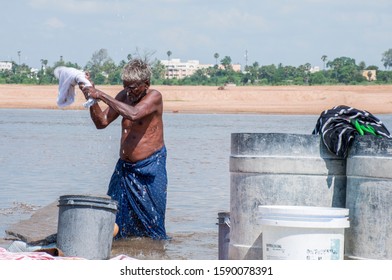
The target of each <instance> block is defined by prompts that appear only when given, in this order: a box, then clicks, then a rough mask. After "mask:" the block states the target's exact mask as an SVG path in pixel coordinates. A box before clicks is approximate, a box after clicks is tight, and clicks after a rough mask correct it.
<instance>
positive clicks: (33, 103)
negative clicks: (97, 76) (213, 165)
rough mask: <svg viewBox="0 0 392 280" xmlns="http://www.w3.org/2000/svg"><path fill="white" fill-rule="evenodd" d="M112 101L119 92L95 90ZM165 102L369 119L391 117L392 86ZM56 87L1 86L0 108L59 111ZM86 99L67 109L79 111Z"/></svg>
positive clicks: (188, 91) (238, 93) (182, 109)
mask: <svg viewBox="0 0 392 280" xmlns="http://www.w3.org/2000/svg"><path fill="white" fill-rule="evenodd" d="M97 88H99V89H100V90H102V91H104V92H106V93H108V94H110V95H112V96H115V94H116V93H117V92H118V91H120V90H121V86H97ZM153 88H155V89H157V90H159V91H160V92H161V93H162V95H163V99H164V110H165V112H175V113H242V114H244V113H245V114H246V113H249V114H316V115H318V114H320V113H321V112H322V111H323V110H326V109H329V108H331V107H333V106H335V105H348V106H353V107H355V108H358V109H363V110H367V111H369V112H371V113H373V114H389V113H392V85H377V86H375V85H371V86H370V85H369V86H246V87H244V86H228V87H225V89H224V90H219V89H218V87H214V86H153ZM57 92H58V87H57V85H50V86H36V85H0V108H36V109H59V107H58V106H57V104H56V99H57ZM84 101H85V100H84V97H83V95H82V93H81V92H80V90H79V89H77V93H76V100H75V102H74V103H73V104H72V105H71V106H68V107H66V108H65V109H82V110H84V108H83V106H82V104H83V102H84Z"/></svg>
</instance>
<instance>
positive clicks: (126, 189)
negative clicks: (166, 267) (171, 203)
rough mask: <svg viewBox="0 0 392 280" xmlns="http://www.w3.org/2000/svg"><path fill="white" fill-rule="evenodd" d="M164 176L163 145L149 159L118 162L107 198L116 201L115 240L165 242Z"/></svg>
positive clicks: (164, 158) (164, 159) (165, 183)
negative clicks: (132, 237) (141, 238)
mask: <svg viewBox="0 0 392 280" xmlns="http://www.w3.org/2000/svg"><path fill="white" fill-rule="evenodd" d="M166 192H167V173H166V148H165V146H164V147H163V148H162V149H160V150H159V151H157V152H155V153H154V154H152V155H151V156H150V157H148V158H146V159H144V160H140V161H138V162H136V163H131V162H127V161H124V160H122V159H119V160H118V162H117V164H116V168H115V170H114V172H113V175H112V178H111V180H110V183H109V190H108V195H110V196H111V197H112V199H114V200H116V201H117V202H118V212H117V215H116V223H117V225H118V227H119V233H118V234H117V236H116V238H124V237H131V236H139V237H143V236H144V237H151V238H153V239H167V238H168V237H167V235H166V230H165V211H166V197H167V195H166Z"/></svg>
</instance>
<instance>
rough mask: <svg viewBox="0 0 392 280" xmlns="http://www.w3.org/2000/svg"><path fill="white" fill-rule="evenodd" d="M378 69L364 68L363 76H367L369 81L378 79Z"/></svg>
mask: <svg viewBox="0 0 392 280" xmlns="http://www.w3.org/2000/svg"><path fill="white" fill-rule="evenodd" d="M376 73H377V71H376V70H363V71H362V76H364V77H365V78H366V80H368V81H369V82H371V81H375V80H377V74H376Z"/></svg>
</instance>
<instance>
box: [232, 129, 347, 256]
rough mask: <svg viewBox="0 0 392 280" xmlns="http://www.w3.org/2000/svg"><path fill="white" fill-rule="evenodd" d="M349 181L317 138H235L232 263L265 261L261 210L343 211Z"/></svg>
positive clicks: (340, 161)
mask: <svg viewBox="0 0 392 280" xmlns="http://www.w3.org/2000/svg"><path fill="white" fill-rule="evenodd" d="M345 175H346V162H345V160H344V159H340V158H338V157H336V156H335V155H333V154H331V153H330V152H329V151H328V150H327V149H326V147H325V146H324V144H323V143H322V142H321V138H320V136H318V135H300V134H283V133H268V134H265V133H233V134H232V135H231V156H230V224H231V228H230V244H229V259H232V260H236V259H262V235H261V226H260V224H259V222H258V213H257V209H258V208H257V207H258V206H259V205H303V206H324V207H331V206H332V207H343V208H344V207H345V199H346V198H345V194H346V176H345Z"/></svg>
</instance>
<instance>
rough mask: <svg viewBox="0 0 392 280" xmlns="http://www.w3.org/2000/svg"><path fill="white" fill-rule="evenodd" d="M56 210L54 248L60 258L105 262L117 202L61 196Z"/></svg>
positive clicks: (86, 197) (111, 237)
mask: <svg viewBox="0 0 392 280" xmlns="http://www.w3.org/2000/svg"><path fill="white" fill-rule="evenodd" d="M58 207H59V218H58V226H57V247H58V248H59V249H60V250H62V251H63V253H64V255H65V256H67V257H81V258H86V259H90V260H105V259H109V258H110V254H111V249H112V241H113V229H114V224H115V220H116V212H117V202H116V201H114V200H112V199H110V198H109V197H96V196H87V195H64V196H60V199H59V205H58Z"/></svg>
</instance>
